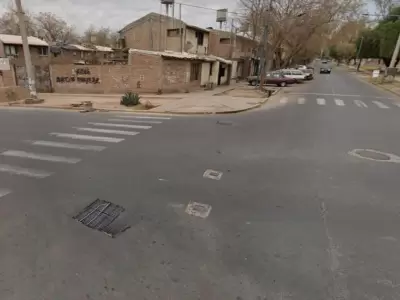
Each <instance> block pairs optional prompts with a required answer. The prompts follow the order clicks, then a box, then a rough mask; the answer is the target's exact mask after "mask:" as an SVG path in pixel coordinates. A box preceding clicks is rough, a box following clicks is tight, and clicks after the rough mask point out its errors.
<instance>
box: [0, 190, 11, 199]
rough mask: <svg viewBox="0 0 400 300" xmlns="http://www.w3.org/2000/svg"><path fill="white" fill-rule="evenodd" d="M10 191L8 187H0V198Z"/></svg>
mask: <svg viewBox="0 0 400 300" xmlns="http://www.w3.org/2000/svg"><path fill="white" fill-rule="evenodd" d="M10 193H11V190H9V189H0V198H1V197H3V196H5V195H8V194H10Z"/></svg>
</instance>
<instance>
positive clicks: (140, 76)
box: [51, 53, 201, 93]
mask: <svg viewBox="0 0 400 300" xmlns="http://www.w3.org/2000/svg"><path fill="white" fill-rule="evenodd" d="M130 55H131V65H96V66H90V65H82V66H77V65H72V64H69V65H68V64H52V65H51V74H52V83H53V90H54V92H56V93H124V92H126V91H134V92H138V93H149V92H152V93H154V92H157V91H158V90H159V89H160V90H161V91H162V92H180V91H185V90H187V89H188V90H191V89H194V88H199V87H200V78H201V76H200V75H199V78H198V80H195V81H190V67H191V61H187V60H175V59H174V60H172V59H163V58H162V57H161V56H157V55H148V54H141V53H131V54H130ZM200 72H201V69H200Z"/></svg>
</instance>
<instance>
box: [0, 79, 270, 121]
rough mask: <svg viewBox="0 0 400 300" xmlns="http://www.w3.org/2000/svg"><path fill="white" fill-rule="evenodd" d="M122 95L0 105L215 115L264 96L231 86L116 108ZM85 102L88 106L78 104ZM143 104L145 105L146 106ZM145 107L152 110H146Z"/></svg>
mask: <svg viewBox="0 0 400 300" xmlns="http://www.w3.org/2000/svg"><path fill="white" fill-rule="evenodd" d="M121 96H122V94H107V95H105V94H58V93H44V94H40V95H39V97H40V98H41V99H44V102H43V103H38V104H25V103H22V101H20V102H15V103H0V106H9V105H12V106H24V107H37V108H59V109H75V110H81V111H82V110H88V111H90V110H99V111H124V112H144V111H146V112H149V113H172V114H218V113H235V112H240V111H246V110H250V109H253V108H257V107H259V106H260V105H261V104H262V103H264V102H265V101H266V100H267V98H266V94H265V93H262V92H260V91H258V90H256V89H255V88H254V87H250V86H248V85H246V84H244V83H238V84H236V83H235V84H232V85H230V86H223V87H218V88H215V89H214V90H207V91H205V90H199V91H195V92H191V93H183V94H182V93H180V94H165V95H156V94H143V95H141V97H142V98H141V99H140V102H141V105H137V106H135V107H125V106H122V105H120V100H121ZM83 102H84V103H89V104H91V107H90V106H89V107H88V106H85V105H82V106H80V104H81V103H83ZM146 104H147V105H146ZM146 106H147V107H149V106H150V107H153V108H151V109H147V108H146Z"/></svg>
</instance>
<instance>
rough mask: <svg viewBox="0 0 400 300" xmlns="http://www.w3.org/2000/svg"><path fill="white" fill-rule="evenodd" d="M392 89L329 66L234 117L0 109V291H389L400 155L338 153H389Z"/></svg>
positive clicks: (395, 282) (200, 295)
mask: <svg viewBox="0 0 400 300" xmlns="http://www.w3.org/2000/svg"><path fill="white" fill-rule="evenodd" d="M396 101H397V100H396V99H394V98H393V95H392V94H387V93H385V92H382V91H380V90H377V89H375V88H374V87H371V86H369V85H368V84H366V83H364V82H361V81H359V80H358V79H357V78H355V77H353V75H352V74H348V73H346V72H345V71H341V70H334V71H333V73H332V74H331V75H319V74H317V77H316V79H315V80H314V81H312V82H308V83H306V84H303V85H299V86H295V87H292V88H288V89H286V90H285V92H282V93H280V94H278V95H277V96H276V97H274V98H273V99H271V101H269V102H268V103H267V104H266V105H265V106H264V107H262V108H260V109H258V110H256V111H249V112H246V113H242V114H236V115H218V116H196V117H182V116H171V117H170V118H165V119H159V118H157V117H153V118H151V119H142V118H134V117H132V116H131V117H129V116H130V115H121V114H114V113H90V114H78V113H73V112H64V111H51V110H43V111H42V110H29V109H2V110H0V136H1V139H0V152H1V153H0V299H2V300H3V299H4V300H37V299H46V300H47V299H49V300H50V299H51V300H53V299H57V300H64V299H65V300H70V299H76V300H78V299H79V300H80V299H92V300H103V299H104V300H105V299H107V300H110V299H135V300H136V299H148V300H152V299H174V300H175V299H185V300H186V299H188V300H191V299H202V300H203V299H205V300H211V299H216V300H217V299H218V300H221V299H234V300H240V299H241V300H247V299H249V300H250V299H255V300H265V299H268V300H275V299H276V300H278V299H279V300H284V299H290V300H291V299H293V300H310V299H321V300H328V299H332V300H333V299H334V300H339V299H357V300H358V299H366V300H378V299H379V300H387V299H400V258H399V255H398V253H399V251H400V233H399V228H400V201H399V184H398V182H399V178H400V164H398V163H397V162H398V161H397V160H396V157H394V158H393V157H391V158H392V159H391V160H390V161H387V160H385V161H374V160H367V159H362V158H359V157H356V156H352V155H350V154H349V151H352V150H353V149H373V150H378V151H382V152H387V153H391V154H394V155H399V156H400V142H399V139H398V137H399V130H400V129H399V128H400V107H398V106H397V105H396ZM398 103H400V102H398ZM138 121H139V122H141V123H138ZM116 125H130V126H137V125H139V126H151V128H150V127H140V128H138V127H120V126H116ZM99 129H100V132H99ZM105 130H114V132H111V131H105ZM116 130H119V132H115V131H116ZM133 132H139V134H136V135H134V133H133ZM99 137H101V138H99ZM110 138H111V139H110ZM374 157H377V158H383V159H386V158H387V157H385V156H382V155H379V154H375V155H374ZM208 169H212V170H215V171H220V172H223V173H222V177H221V178H220V179H219V180H215V179H210V178H204V177H203V173H204V172H205V171H206V170H208ZM212 175H217V174H212ZM98 198H99V199H102V200H105V201H110V202H112V203H114V204H117V205H120V206H122V207H123V208H124V209H125V212H124V213H123V214H122V215H121V217H119V218H118V219H117V221H115V222H118V224H122V225H129V226H130V228H129V229H127V230H126V231H124V232H122V233H120V234H119V235H118V236H116V237H115V238H111V237H110V236H108V235H106V234H104V233H103V232H100V231H97V230H94V229H91V228H88V227H87V226H85V225H83V224H81V223H80V222H78V220H76V219H74V218H73V217H74V216H76V215H77V214H78V213H79V212H80V210H82V209H83V208H84V207H85V206H87V205H89V204H90V203H92V202H93V201H95V200H96V199H98ZM193 202H197V203H202V204H207V205H209V206H211V211H209V210H203V211H201V212H203V213H204V215H203V217H204V218H203V217H199V216H194V215H190V214H188V213H187V212H186V207H187V205H188V204H189V203H193ZM106 209H108V207H107V206H101V207H100V208H99V209H98V210H97V211H96V212H94V213H93V212H92V213H90V212H89V213H88V214H87V215H86V217H83V218H80V220H81V221H82V222H86V221H88V219H89V218H90V220H91V221H89V222H87V223H88V226H89V227H90V226H92V227H93V224H94V223H96V222H97V220H98V219H95V218H94V217H100V216H104V215H105V214H104V211H105V210H106ZM110 215H111V213H107V215H106V217H110ZM93 216H94V217H93ZM92 217H93V218H92ZM115 222H113V223H112V224H111V227H113V229H112V230H114V232H115V230H118V228H120V227H117V226H116V225H115V226H114V225H113V224H115ZM109 229H110V228H107V229H106V230H109ZM110 230H111V229H110Z"/></svg>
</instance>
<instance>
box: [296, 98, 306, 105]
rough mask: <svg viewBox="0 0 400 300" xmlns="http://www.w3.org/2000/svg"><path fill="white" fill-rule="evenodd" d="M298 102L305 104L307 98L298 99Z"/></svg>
mask: <svg viewBox="0 0 400 300" xmlns="http://www.w3.org/2000/svg"><path fill="white" fill-rule="evenodd" d="M297 103H298V104H304V103H306V99H305V98H299V99H297Z"/></svg>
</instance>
